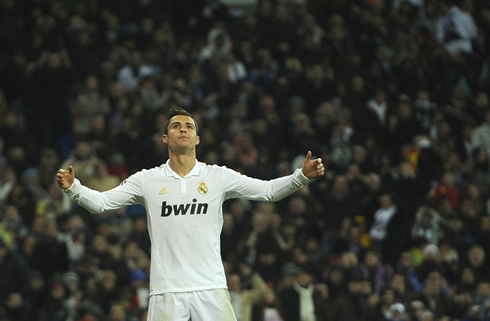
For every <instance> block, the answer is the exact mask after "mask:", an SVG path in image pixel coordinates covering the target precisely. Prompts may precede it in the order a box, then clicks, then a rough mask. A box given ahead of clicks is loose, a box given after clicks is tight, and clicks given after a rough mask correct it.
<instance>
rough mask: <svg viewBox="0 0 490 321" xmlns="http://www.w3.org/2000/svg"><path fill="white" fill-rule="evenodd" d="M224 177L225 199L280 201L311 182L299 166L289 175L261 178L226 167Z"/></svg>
mask: <svg viewBox="0 0 490 321" xmlns="http://www.w3.org/2000/svg"><path fill="white" fill-rule="evenodd" d="M223 179H224V182H223V183H224V186H225V193H226V196H225V199H229V198H244V199H249V200H254V201H268V202H276V201H279V200H281V199H283V198H285V197H286V196H288V195H290V194H292V193H294V192H295V191H297V190H299V189H300V188H301V187H303V186H304V185H306V184H308V183H309V182H310V179H309V178H307V177H306V176H305V175H304V174H303V172H302V171H301V169H299V168H298V169H297V170H295V171H294V173H293V174H291V175H288V176H283V177H279V178H275V179H272V180H261V179H257V178H252V177H249V176H246V175H242V174H240V173H238V172H236V171H234V170H231V169H229V168H226V167H225V168H224V175H223Z"/></svg>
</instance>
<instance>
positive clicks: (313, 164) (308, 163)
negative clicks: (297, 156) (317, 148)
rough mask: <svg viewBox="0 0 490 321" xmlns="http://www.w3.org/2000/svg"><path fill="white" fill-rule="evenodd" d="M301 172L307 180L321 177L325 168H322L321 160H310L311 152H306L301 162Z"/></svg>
mask: <svg viewBox="0 0 490 321" xmlns="http://www.w3.org/2000/svg"><path fill="white" fill-rule="evenodd" d="M302 172H303V175H305V176H306V177H308V178H309V179H314V178H317V177H320V176H323V175H324V174H325V167H324V166H323V163H322V159H321V158H316V159H311V151H308V153H307V154H306V158H305V161H304V162H303V168H302Z"/></svg>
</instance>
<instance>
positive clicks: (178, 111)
mask: <svg viewBox="0 0 490 321" xmlns="http://www.w3.org/2000/svg"><path fill="white" fill-rule="evenodd" d="M178 115H183V116H189V117H191V118H192V120H193V121H194V125H195V126H196V133H198V132H199V127H198V126H197V122H196V120H195V119H194V117H193V116H192V114H191V113H190V112H188V111H187V110H185V109H184V108H182V107H179V106H172V107H170V109H169V110H168V111H167V114H166V117H167V121H166V122H165V128H164V129H163V133H164V134H165V135H166V134H168V125H170V120H171V119H172V118H173V117H175V116H178Z"/></svg>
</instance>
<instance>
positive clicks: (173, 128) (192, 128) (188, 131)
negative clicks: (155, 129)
mask: <svg viewBox="0 0 490 321" xmlns="http://www.w3.org/2000/svg"><path fill="white" fill-rule="evenodd" d="M162 140H163V142H164V143H165V144H168V145H169V148H171V149H173V148H192V149H193V148H195V146H196V145H198V144H199V141H200V138H199V136H197V132H196V124H195V122H194V120H193V119H192V118H191V117H189V116H185V115H177V116H174V117H172V119H171V120H170V123H169V125H168V134H164V135H163V136H162Z"/></svg>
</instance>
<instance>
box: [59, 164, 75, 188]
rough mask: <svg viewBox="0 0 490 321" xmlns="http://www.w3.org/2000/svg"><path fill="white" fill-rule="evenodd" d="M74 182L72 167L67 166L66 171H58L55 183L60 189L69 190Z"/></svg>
mask: <svg viewBox="0 0 490 321" xmlns="http://www.w3.org/2000/svg"><path fill="white" fill-rule="evenodd" d="M74 181H75V170H74V169H73V166H71V165H70V166H68V170H66V169H60V170H59V171H58V173H57V174H56V182H57V183H58V186H59V187H60V188H62V189H69V188H70V187H71V185H72V184H73V182H74Z"/></svg>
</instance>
